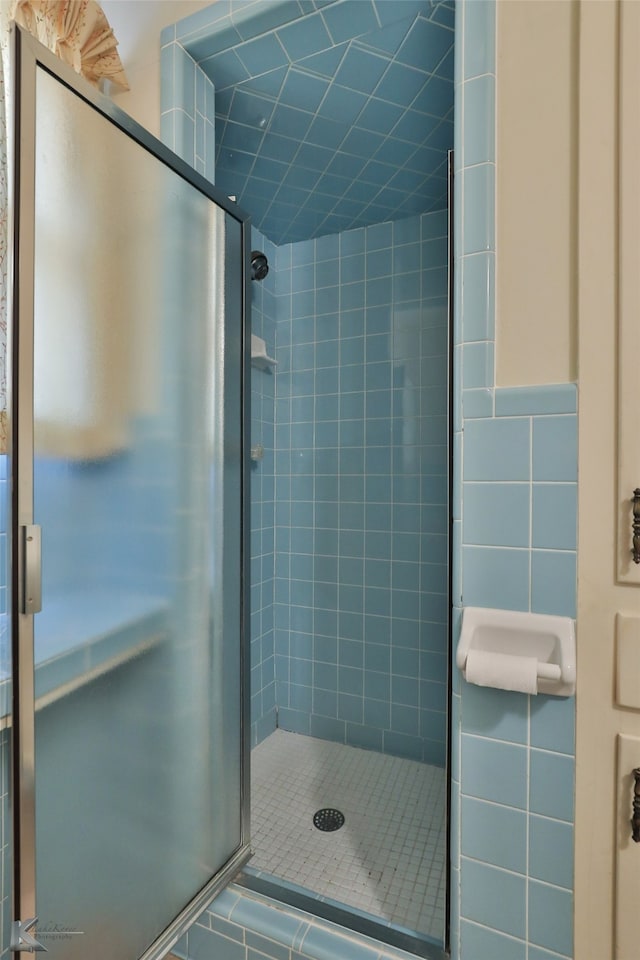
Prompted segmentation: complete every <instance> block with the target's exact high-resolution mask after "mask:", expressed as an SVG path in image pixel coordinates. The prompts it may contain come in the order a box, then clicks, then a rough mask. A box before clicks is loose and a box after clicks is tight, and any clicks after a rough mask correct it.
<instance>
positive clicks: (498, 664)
mask: <svg viewBox="0 0 640 960" xmlns="http://www.w3.org/2000/svg"><path fill="white" fill-rule="evenodd" d="M464 676H465V680H467V682H468V683H477V684H478V686H480V687H497V689H498V690H516V691H518V692H519V693H533V694H536V693H537V692H538V661H537V659H536V658H535V657H519V656H512V655H511V654H508V653H489V652H488V651H486V650H470V651H469V653H468V654H467V663H466V667H465V673H464Z"/></svg>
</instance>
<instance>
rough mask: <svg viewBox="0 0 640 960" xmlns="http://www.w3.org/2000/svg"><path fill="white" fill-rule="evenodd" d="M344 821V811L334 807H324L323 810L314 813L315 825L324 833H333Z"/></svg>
mask: <svg viewBox="0 0 640 960" xmlns="http://www.w3.org/2000/svg"><path fill="white" fill-rule="evenodd" d="M343 823H344V813H341V812H340V811H339V810H334V809H333V807H323V808H322V810H316V812H315V813H314V815H313V825H314V827H317V828H318V830H323V831H324V833H332V832H333V831H334V830H339V829H340V827H341V826H342V825H343Z"/></svg>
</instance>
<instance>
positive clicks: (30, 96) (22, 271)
mask: <svg viewBox="0 0 640 960" xmlns="http://www.w3.org/2000/svg"><path fill="white" fill-rule="evenodd" d="M12 33H13V37H12V43H11V60H12V64H11V71H10V76H9V78H7V79H8V83H7V91H8V100H7V125H8V128H9V130H8V144H9V156H8V158H7V160H8V164H7V166H8V171H9V219H8V235H9V242H8V261H7V262H8V269H7V277H8V288H9V290H8V307H7V328H8V331H7V332H8V337H7V339H8V343H7V409H8V421H9V424H10V438H9V467H8V480H9V483H8V487H9V495H8V496H9V504H8V507H9V509H8V516H9V524H8V530H9V537H8V541H9V548H8V565H7V567H8V571H9V573H8V594H9V609H10V637H11V657H12V704H11V709H12V712H11V716H10V717H9V718H8V725H11V727H12V738H11V741H12V742H11V791H10V801H11V815H12V846H13V857H12V859H13V879H12V898H13V918H12V919H13V921H14V924H15V922H16V921H17V920H18V918H19V919H20V920H21V921H22V927H21V929H22V930H26V929H28V927H25V924H28V922H29V921H30V920H31V919H32V918H35V917H36V916H37V904H36V868H37V865H36V832H35V831H36V823H35V818H36V810H35V777H36V759H35V710H36V701H35V682H34V623H33V616H34V612H35V611H37V609H38V607H37V604H34V603H33V602H32V591H31V588H32V586H35V587H36V588H37V587H38V576H37V574H38V571H37V570H36V571H35V574H34V571H33V570H32V569H30V566H31V559H32V557H31V556H30V555H27V552H26V551H25V546H26V544H27V542H28V541H27V537H28V532H27V531H28V528H29V527H31V526H32V525H33V523H34V503H33V499H34V484H33V453H34V425H33V388H34V376H33V350H34V282H35V259H34V248H35V156H36V151H35V136H36V77H37V71H38V70H39V69H42V70H44V71H46V72H47V73H48V74H50V75H51V76H53V77H54V78H55V79H56V80H57V81H59V82H60V83H61V84H62V85H63V86H65V87H67V88H68V89H69V90H71V91H72V92H73V93H74V94H76V95H77V96H78V97H79V98H80V99H81V100H83V101H84V102H85V103H86V104H88V105H89V106H91V107H92V108H94V109H95V110H96V111H97V112H98V113H99V114H101V115H102V117H103V118H104V120H105V121H106V122H110V123H112V124H114V125H115V126H116V127H117V128H118V129H119V130H121V131H122V132H123V133H124V134H126V135H127V136H128V137H130V138H131V139H132V140H133V141H135V142H136V143H137V144H138V145H139V146H140V147H141V148H142V149H144V150H146V151H147V152H148V153H150V154H151V155H153V156H154V157H156V159H157V160H158V161H159V162H161V163H163V164H164V165H166V166H167V167H169V168H170V169H171V170H173V171H174V172H175V173H177V174H178V175H179V176H180V177H181V178H182V179H183V180H185V181H187V182H188V183H189V184H191V185H192V186H193V187H194V188H195V189H197V190H198V191H199V192H200V193H202V194H204V196H206V197H207V198H208V199H209V200H211V201H212V202H214V203H215V204H216V205H217V206H218V207H220V208H222V209H223V210H224V211H225V213H227V214H229V215H230V216H231V217H233V219H234V220H236V221H237V222H238V223H239V224H240V227H241V234H242V251H243V263H242V303H241V312H242V324H241V331H240V334H239V335H240V336H241V338H242V354H241V355H242V358H243V359H242V370H241V376H240V383H241V391H242V400H241V418H242V431H243V436H242V447H241V457H242V463H241V477H242V479H241V532H240V536H241V548H240V550H241V584H240V597H241V611H240V633H241V637H240V644H241V651H240V665H241V684H240V690H241V704H240V707H241V753H242V757H241V791H240V806H241V816H240V844H239V846H238V848H237V850H236V851H235V852H234V854H233V855H232V857H231V858H230V859H229V860H228V861H227V863H226V864H225V865H224V866H223V867H222V869H221V870H219V871H218V873H217V874H216V875H215V876H213V877H212V878H211V880H210V881H209V882H208V883H207V884H206V885H205V886H204V887H203V888H202V889H201V890H200V892H199V893H198V894H197V895H196V897H195V898H194V899H193V900H191V901H190V903H188V904H187V905H186V906H185V907H184V908H183V909H182V910H181V912H180V913H179V914H178V916H177V917H175V918H174V919H173V920H171V922H170V923H169V925H168V926H167V927H166V928H165V930H163V931H158V937H157V939H156V940H155V941H154V943H153V944H152V945H151V946H150V947H149V948H148V949H147V950H146V951H145V952H144V954H143V955H142V957H141V958H140V960H157V958H159V957H161V956H162V955H163V954H165V953H166V951H167V950H168V949H169V948H170V947H171V946H172V945H173V944H174V943H175V942H176V941H177V940H178V939H179V937H180V936H181V935H182V933H183V932H184V931H185V930H186V929H187V928H188V926H189V925H190V923H192V922H193V920H194V919H195V918H196V917H197V916H198V914H199V913H200V912H201V911H202V910H203V908H204V907H205V906H206V905H207V903H208V902H209V901H210V900H211V899H212V897H213V896H215V895H216V893H218V892H219V891H220V890H221V889H223V888H224V887H225V886H226V885H227V883H229V881H230V880H231V879H232V878H233V876H234V875H235V874H236V873H237V871H238V870H239V869H240V867H241V866H243V864H244V863H246V861H247V860H248V859H249V857H250V855H251V852H250V848H249V836H250V835H249V800H250V780H249V775H250V739H249V737H250V687H249V665H250V661H249V471H248V464H249V462H250V460H249V455H248V454H249V448H248V445H249V430H248V424H249V423H250V411H249V397H250V391H249V390H248V389H247V385H248V383H249V376H250V366H249V363H250V360H249V357H250V351H249V334H248V315H249V304H250V277H249V271H248V263H249V253H250V232H251V225H250V222H249V218H248V216H247V215H246V214H245V213H244V212H243V211H242V210H241V209H240V208H239V207H238V206H237V205H236V204H235V203H233V202H231V201H230V200H229V198H228V197H227V196H225V195H224V194H222V193H221V191H219V190H218V189H216V188H215V187H214V186H212V185H211V184H210V183H209V181H207V180H206V179H205V178H204V177H202V176H200V175H199V174H198V173H197V172H196V171H195V170H194V169H193V168H192V167H190V166H189V165H188V164H187V163H185V162H184V161H183V160H182V159H180V158H179V157H178V156H176V155H175V154H174V153H173V152H172V151H171V150H169V149H168V148H167V147H166V146H165V145H164V144H162V143H161V142H160V141H159V140H157V139H156V138H155V137H153V136H152V135H151V134H150V133H149V132H148V131H146V130H145V129H144V128H143V127H141V126H140V125H139V124H138V123H136V122H135V121H134V120H132V119H131V118H130V117H129V116H128V115H127V114H126V113H124V112H123V111H122V110H120V109H119V108H118V107H117V106H115V104H114V103H113V102H112V101H111V100H110V99H109V98H108V97H106V96H104V95H103V94H101V93H100V92H99V91H98V90H96V89H94V88H93V87H92V86H91V85H90V84H89V83H88V82H87V81H86V80H84V79H83V78H81V77H79V76H78V75H77V74H76V73H75V72H74V71H73V70H72V69H71V68H70V67H68V66H66V65H65V64H64V63H62V61H60V60H59V59H58V58H57V57H55V56H54V55H53V54H52V53H51V52H50V51H49V50H47V49H46V48H45V47H43V46H42V45H41V44H40V43H39V42H37V41H36V40H35V39H34V38H33V37H31V35H30V34H28V33H27V32H26V31H24V30H23V29H21V28H20V27H18V26H17V25H15V24H14V25H13V26H12ZM33 560H34V561H36V560H37V557H35V556H34V557H33ZM34 935H35V936H36V938H37V934H36V933H34ZM25 939H26V940H27V941H28V940H29V936H27V937H26V938H25ZM3 946H6V944H4V945H3ZM14 949H15V948H14ZM23 949H27V950H29V951H31V949H32V948H31V947H29V946H28V945H25V946H24V947H23ZM18 952H19V951H17V950H16V954H17V953H18Z"/></svg>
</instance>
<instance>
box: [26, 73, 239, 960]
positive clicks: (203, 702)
mask: <svg viewBox="0 0 640 960" xmlns="http://www.w3.org/2000/svg"><path fill="white" fill-rule="evenodd" d="M36 93H37V99H36V103H37V108H36V161H35V162H36V183H35V197H36V200H35V203H36V208H35V209H36V217H35V277H36V280H35V321H34V519H35V522H36V523H37V524H39V525H40V526H41V528H42V611H41V612H40V613H38V614H36V615H35V617H34V634H35V664H36V666H35V687H36V689H35V694H36V761H35V764H36V877H37V884H36V904H37V911H38V915H39V922H38V928H37V937H38V939H39V940H40V941H41V942H42V943H43V944H44V945H45V946H46V947H47V949H48V950H49V953H50V955H51V956H52V957H54V958H55V957H59V958H62V957H64V958H65V960H76V958H78V960H79V958H81V957H82V958H85V957H88V956H90V957H91V958H92V960H133V958H136V957H138V956H140V955H141V954H142V953H143V952H144V950H145V949H146V948H147V947H148V946H149V944H150V943H151V942H153V941H154V940H155V938H156V937H157V936H158V934H159V933H160V932H161V931H162V930H163V929H164V928H165V927H167V925H168V924H169V923H170V922H171V921H172V920H173V918H174V917H176V916H177V915H178V914H179V913H180V912H181V910H182V909H183V907H184V906H185V905H186V904H187V903H188V902H189V901H190V900H191V899H192V898H193V897H194V896H195V895H196V894H197V893H198V891H200V890H201V889H202V888H203V887H204V886H205V885H206V884H207V883H208V882H209V881H210V879H211V877H212V876H213V875H214V874H215V873H216V872H217V871H218V870H219V869H220V868H221V867H222V866H223V865H224V864H225V863H226V862H227V861H228V860H229V858H231V857H232V856H233V855H234V853H235V852H236V851H238V850H239V849H240V848H241V847H242V844H243V842H244V840H245V838H244V837H243V825H242V815H241V796H242V793H243V773H242V769H243V768H242V717H241V710H242V696H241V659H242V654H241V643H240V636H241V602H242V598H241V589H242V586H241V579H242V578H241V563H242V559H241V549H240V530H241V509H242V503H241V489H242V484H241V474H240V471H241V465H240V454H241V443H240V437H241V434H242V431H241V418H242V401H241V386H242V384H241V367H242V363H241V337H240V330H241V316H242V295H241V291H242V266H241V265H242V225H241V223H239V222H238V221H236V220H235V219H234V218H233V217H231V216H230V215H229V214H228V213H225V211H224V210H222V209H221V208H219V207H217V206H216V205H215V204H214V203H213V202H212V201H211V200H210V199H209V198H208V197H206V196H205V195H204V194H202V193H201V192H199V191H198V190H197V189H196V188H195V187H194V186H192V185H191V184H190V183H188V182H187V181H186V180H184V179H182V178H181V177H180V176H179V175H178V174H177V173H176V172H174V171H173V170H172V169H171V168H169V167H168V166H166V165H164V164H163V163H162V162H161V161H159V160H158V159H157V158H156V157H155V156H153V155H152V154H151V153H149V152H147V151H146V150H145V149H144V148H143V147H141V146H140V145H139V144H138V143H137V142H136V141H134V140H133V139H131V138H130V137H129V136H127V135H126V134H125V133H124V132H123V131H122V130H121V129H119V128H118V127H117V126H115V125H114V124H113V123H111V122H110V121H109V120H107V119H106V118H105V117H104V116H102V115H101V114H99V113H98V112H97V111H96V110H95V109H94V108H93V107H91V106H90V105H89V104H88V103H86V102H84V101H82V100H81V99H80V98H79V97H78V96H77V95H76V94H74V93H73V92H72V91H71V90H69V89H67V88H66V87H65V86H63V85H62V84H61V83H60V82H59V81H58V80H56V79H55V78H53V77H52V76H50V75H49V74H48V73H47V72H45V71H44V70H43V69H38V71H37V87H36ZM223 414H224V415H223ZM223 558H224V560H223Z"/></svg>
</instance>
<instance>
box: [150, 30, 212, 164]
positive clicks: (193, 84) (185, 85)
mask: <svg viewBox="0 0 640 960" xmlns="http://www.w3.org/2000/svg"><path fill="white" fill-rule="evenodd" d="M160 109H161V114H160V136H161V139H162V142H163V143H165V144H166V145H167V146H168V147H170V148H171V149H172V150H173V151H175V153H177V154H178V156H180V157H182V159H183V160H185V161H186V163H188V164H190V165H191V166H192V167H194V168H195V169H196V170H197V171H198V173H201V174H202V175H203V176H205V177H206V178H207V180H209V181H210V182H211V183H215V145H216V139H215V88H214V85H213V83H212V81H211V80H210V79H209V77H208V76H207V75H206V74H205V72H204V70H203V69H202V68H201V67H200V66H198V64H197V63H196V62H195V60H194V59H193V57H192V56H191V55H190V54H188V53H187V51H186V50H185V49H184V47H183V46H182V44H181V43H180V42H179V40H177V39H176V28H175V26H171V27H167V28H166V29H165V30H163V32H162V46H161V49H160Z"/></svg>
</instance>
